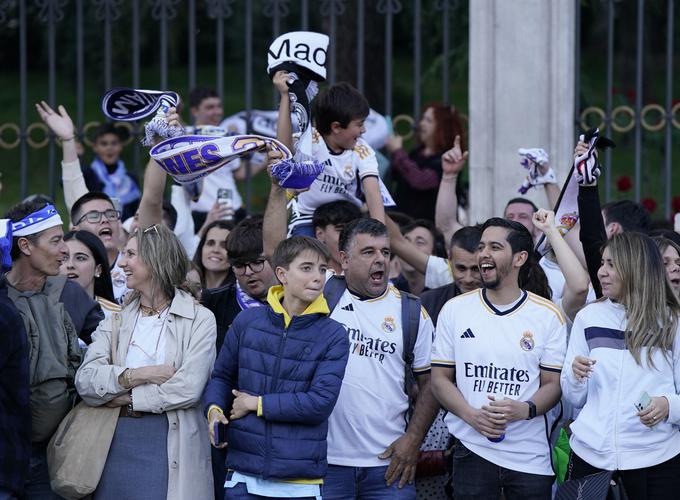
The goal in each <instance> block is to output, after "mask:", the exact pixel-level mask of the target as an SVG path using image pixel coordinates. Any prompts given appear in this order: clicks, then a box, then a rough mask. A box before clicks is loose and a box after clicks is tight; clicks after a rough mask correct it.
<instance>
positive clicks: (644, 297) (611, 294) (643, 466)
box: [561, 232, 680, 500]
mask: <svg viewBox="0 0 680 500" xmlns="http://www.w3.org/2000/svg"><path fill="white" fill-rule="evenodd" d="M598 278H599V280H600V284H601V285H602V293H603V295H604V297H603V298H602V299H601V300H599V301H597V302H595V303H592V304H589V305H587V306H586V307H585V308H584V309H582V310H581V311H580V312H579V313H578V314H577V315H576V318H575V320H574V326H573V327H572V330H571V337H570V339H569V347H568V349H567V356H566V359H565V363H564V370H563V371H562V376H561V385H562V391H563V395H564V397H565V398H566V399H567V400H568V401H569V402H571V403H572V404H573V405H574V406H576V407H582V408H583V410H582V411H581V413H579V415H578V417H577V418H576V420H575V421H574V423H573V424H572V425H571V431H572V436H571V440H570V444H571V450H572V453H571V456H570V460H569V466H568V476H567V479H577V478H581V477H584V476H586V475H589V474H593V473H596V472H600V471H602V470H609V471H614V470H618V471H619V472H620V477H621V479H622V481H623V485H624V487H625V489H626V491H627V493H628V497H629V498H631V499H633V498H634V499H636V500H645V499H650V500H651V499H659V500H661V499H667V498H675V496H676V495H677V491H678V490H680V432H678V428H679V425H680V396H678V392H679V390H678V389H679V388H680V342H679V341H678V316H679V315H680V304H679V303H678V299H677V298H676V297H675V295H674V293H673V291H672V290H671V288H670V285H669V282H668V281H667V279H666V271H665V269H664V262H663V259H662V257H661V254H660V253H659V250H658V248H657V247H656V245H655V244H654V242H653V241H652V239H651V238H649V237H647V236H645V235H642V234H639V233H630V232H627V233H622V234H617V235H615V236H614V237H612V238H611V239H610V240H609V241H608V242H607V243H606V246H605V248H604V251H603V253H602V265H601V267H600V269H599V271H598ZM637 407H643V409H642V410H638V409H637Z"/></svg>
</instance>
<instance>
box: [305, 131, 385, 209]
mask: <svg viewBox="0 0 680 500" xmlns="http://www.w3.org/2000/svg"><path fill="white" fill-rule="evenodd" d="M312 156H313V157H314V159H315V160H317V161H318V162H320V163H322V164H323V165H324V167H325V168H324V171H323V172H321V174H320V175H319V176H318V177H317V178H316V180H314V182H313V183H312V185H311V186H310V188H309V191H305V192H304V193H300V194H299V195H298V197H297V210H298V211H299V212H300V215H303V216H304V215H310V216H311V214H313V213H314V210H316V209H317V208H318V207H319V206H321V205H323V204H324V203H330V202H332V201H339V200H345V201H349V202H352V203H354V204H355V205H357V206H361V204H362V201H361V199H360V198H359V196H358V195H359V192H360V183H361V181H362V180H363V179H364V178H366V177H371V176H372V177H377V178H378V179H380V175H379V174H378V160H377V159H376V157H375V151H373V148H371V146H369V145H368V143H367V142H366V141H364V140H363V139H361V138H359V139H358V140H357V144H356V146H355V147H354V149H346V150H344V151H343V152H342V153H340V154H333V153H332V152H331V151H330V150H329V149H328V146H326V143H325V142H324V140H323V138H322V137H321V134H319V133H318V132H317V131H316V130H313V133H312ZM381 188H382V186H381ZM387 196H389V193H388V194H387ZM390 201H391V204H390ZM383 202H384V203H385V206H393V205H394V202H393V201H392V200H391V198H389V200H387V199H385V192H383Z"/></svg>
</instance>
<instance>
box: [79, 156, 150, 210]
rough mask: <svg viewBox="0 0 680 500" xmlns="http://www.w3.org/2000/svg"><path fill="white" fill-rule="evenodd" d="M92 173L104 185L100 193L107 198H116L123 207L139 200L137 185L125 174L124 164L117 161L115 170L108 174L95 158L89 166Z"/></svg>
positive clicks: (102, 164)
mask: <svg viewBox="0 0 680 500" xmlns="http://www.w3.org/2000/svg"><path fill="white" fill-rule="evenodd" d="M90 168H91V169H92V171H93V172H94V173H95V174H97V178H98V179H99V180H100V181H101V182H102V184H104V188H103V189H102V191H103V192H104V193H105V194H107V195H108V196H109V198H118V199H119V200H120V202H121V204H123V205H127V204H128V203H132V202H134V201H137V200H138V199H139V198H141V196H142V193H141V192H140V191H139V188H138V187H137V184H135V183H134V181H133V180H132V179H131V178H130V176H129V175H128V174H127V169H126V168H125V163H123V161H122V160H118V163H117V164H116V170H114V171H113V172H112V173H109V171H108V169H107V167H106V165H104V162H103V161H101V160H100V159H99V158H96V159H95V160H94V161H93V162H92V164H91V165H90Z"/></svg>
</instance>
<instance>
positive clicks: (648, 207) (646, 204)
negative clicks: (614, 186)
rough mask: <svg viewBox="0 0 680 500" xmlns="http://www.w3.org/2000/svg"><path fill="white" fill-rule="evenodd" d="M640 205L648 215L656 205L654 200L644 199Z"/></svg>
mask: <svg viewBox="0 0 680 500" xmlns="http://www.w3.org/2000/svg"><path fill="white" fill-rule="evenodd" d="M640 203H642V206H643V207H645V210H647V211H648V212H649V213H650V214H653V213H654V211H655V210H656V205H657V203H656V200H655V199H654V198H645V199H644V200H642V201H641V202H640Z"/></svg>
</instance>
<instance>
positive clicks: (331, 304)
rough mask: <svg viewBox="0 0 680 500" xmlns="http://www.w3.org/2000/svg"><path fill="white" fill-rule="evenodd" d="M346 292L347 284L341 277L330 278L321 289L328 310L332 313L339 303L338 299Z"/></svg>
mask: <svg viewBox="0 0 680 500" xmlns="http://www.w3.org/2000/svg"><path fill="white" fill-rule="evenodd" d="M345 290H347V282H346V281H345V278H344V277H343V276H331V277H330V278H329V279H328V280H327V281H326V286H324V287H323V296H324V298H325V299H326V303H327V304H328V309H329V310H330V312H333V309H335V306H337V305H338V302H340V297H342V294H343V293H345Z"/></svg>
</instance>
